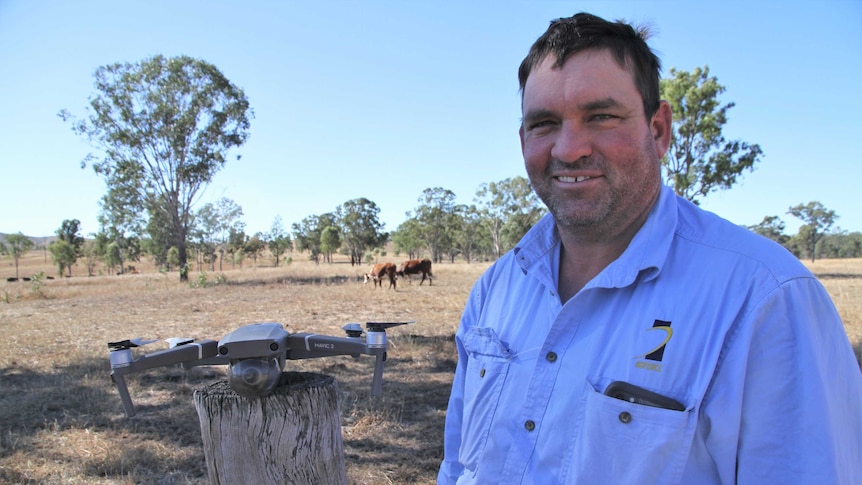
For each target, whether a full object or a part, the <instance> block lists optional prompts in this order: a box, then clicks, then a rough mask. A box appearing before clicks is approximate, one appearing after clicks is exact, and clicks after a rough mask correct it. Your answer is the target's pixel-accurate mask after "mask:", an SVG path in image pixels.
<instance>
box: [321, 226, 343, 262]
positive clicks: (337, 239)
mask: <svg viewBox="0 0 862 485" xmlns="http://www.w3.org/2000/svg"><path fill="white" fill-rule="evenodd" d="M340 247H341V232H340V231H339V230H338V228H337V227H335V226H329V227H327V228H326V229H324V230H323V232H322V233H321V234H320V252H321V253H322V254H323V260H324V261H325V262H327V263H329V264H332V253H334V252H335V251H337V250H338V248H340Z"/></svg>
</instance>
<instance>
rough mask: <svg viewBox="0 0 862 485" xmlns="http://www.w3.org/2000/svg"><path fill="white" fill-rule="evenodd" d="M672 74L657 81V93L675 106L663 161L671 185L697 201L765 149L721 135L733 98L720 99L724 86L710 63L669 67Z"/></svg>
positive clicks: (730, 182)
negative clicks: (683, 68) (682, 68)
mask: <svg viewBox="0 0 862 485" xmlns="http://www.w3.org/2000/svg"><path fill="white" fill-rule="evenodd" d="M670 74H671V76H672V77H671V78H670V79H662V80H661V83H660V90H661V97H662V99H665V100H667V101H668V103H669V104H670V106H671V109H672V110H673V136H672V140H671V146H670V149H669V150H668V152H667V154H666V155H665V157H664V159H662V166H663V167H664V171H665V176H666V179H667V182H668V184H669V185H670V186H671V187H673V189H674V191H675V192H676V193H677V194H679V195H681V196H682V197H685V198H686V199H688V200H690V201H693V202H695V203H697V202H698V201H697V199H698V198H700V197H705V196H706V195H708V194H709V193H710V192H713V191H715V190H719V189H728V188H730V187H731V186H733V184H735V183H736V181H737V179H738V178H739V177H740V176H741V174H742V173H743V172H744V171H746V170H748V171H750V170H753V169H754V164H755V163H756V162H757V161H758V159H759V158H760V156H761V155H762V153H763V152H762V151H761V149H760V146H759V145H756V144H748V143H746V142H742V141H738V140H732V141H727V140H725V138H724V136H723V135H722V130H723V128H724V125H725V124H726V123H727V112H728V110H730V108H732V107H733V106H734V103H727V104H725V105H723V106H721V105H720V103H719V100H718V97H719V95H721V94H722V93H724V91H725V87H724V86H722V85H721V84H719V83H718V79H717V78H716V77H715V76H713V77H710V75H709V67H707V66H704V67H703V69H701V68H699V67H698V68H696V69H695V70H694V71H693V72H690V73H689V72H686V71H678V70H676V69H673V68H671V70H670Z"/></svg>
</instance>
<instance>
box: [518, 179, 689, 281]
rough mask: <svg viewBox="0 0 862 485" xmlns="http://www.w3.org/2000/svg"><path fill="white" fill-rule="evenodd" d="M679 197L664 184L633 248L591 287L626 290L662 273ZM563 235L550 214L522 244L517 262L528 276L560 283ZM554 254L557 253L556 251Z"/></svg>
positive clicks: (632, 245)
mask: <svg viewBox="0 0 862 485" xmlns="http://www.w3.org/2000/svg"><path fill="white" fill-rule="evenodd" d="M677 217H678V214H677V196H676V194H674V192H673V190H672V189H671V188H670V187H667V186H664V185H662V187H661V190H660V191H659V197H658V200H657V201H656V203H655V205H653V208H652V210H650V214H649V216H647V220H646V221H645V222H644V225H643V227H641V228H640V230H639V231H638V232H637V234H635V237H634V238H633V239H632V241H631V243H629V246H628V247H627V248H626V250H625V251H624V252H623V254H621V255H620V257H619V258H617V259H616V260H615V261H614V262H612V263H611V264H609V265H608V266H607V267H606V268H605V269H604V270H603V271H602V272H601V273H599V274H598V275H597V276H596V277H595V278H593V280H592V281H591V282H590V283H589V284H588V285H587V286H588V287H590V286H599V287H608V288H622V287H625V286H628V285H631V284H632V283H634V282H635V280H636V279H637V278H638V275H641V274H642V275H643V276H642V277H641V280H642V281H649V280H651V279H653V278H655V277H656V276H658V274H659V273H660V272H661V268H662V266H663V265H664V262H665V261H666V260H667V255H668V252H669V251H670V247H671V243H672V242H673V238H674V234H675V232H676V230H677ZM559 246H560V236H559V233H558V232H557V226H556V223H555V221H554V217H553V216H552V215H551V214H547V215H546V216H544V217H543V218H542V219H541V220H539V222H538V223H536V225H535V226H533V227H532V229H530V230H529V231H528V232H527V234H525V235H524V237H523V238H522V239H521V240H520V241H519V242H518V245H517V246H515V248H514V250H513V251H514V254H515V259H516V261H517V264H518V265H519V266H520V267H521V270H522V271H523V272H524V273H527V272H529V271H537V272H538V273H539V274H541V275H543V276H547V277H548V278H550V279H549V280H548V281H550V282H553V281H556V280H557V278H556V275H557V273H558V271H559V268H558V267H552V266H556V265H552V264H551V262H552V261H555V260H557V258H555V257H554V255H555V254H557V253H558V252H559ZM552 251H554V252H552Z"/></svg>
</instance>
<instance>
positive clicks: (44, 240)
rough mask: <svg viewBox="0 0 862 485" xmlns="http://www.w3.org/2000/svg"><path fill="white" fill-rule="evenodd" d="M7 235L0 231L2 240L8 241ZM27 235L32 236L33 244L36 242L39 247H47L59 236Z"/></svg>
mask: <svg viewBox="0 0 862 485" xmlns="http://www.w3.org/2000/svg"><path fill="white" fill-rule="evenodd" d="M6 236H8V234H5V233H2V232H0V242H6ZM25 236H27V235H26V234H25ZM27 237H28V238H30V240H31V241H33V244H35V245H36V247H37V248H39V247H45V246H47V245H48V244H51V243H52V242H54V241H56V240H57V236H45V237H33V236H27Z"/></svg>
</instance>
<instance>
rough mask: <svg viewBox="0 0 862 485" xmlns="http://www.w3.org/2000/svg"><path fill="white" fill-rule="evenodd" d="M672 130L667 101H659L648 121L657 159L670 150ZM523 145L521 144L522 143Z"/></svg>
mask: <svg viewBox="0 0 862 485" xmlns="http://www.w3.org/2000/svg"><path fill="white" fill-rule="evenodd" d="M672 130H673V113H672V112H671V109H670V104H668V102H667V101H660V102H659V105H658V110H657V111H656V112H655V114H654V115H652V120H650V131H651V132H652V137H653V140H655V146H656V150H657V152H658V157H659V158H661V157H663V156H664V154H665V153H667V151H668V149H669V148H670V139H671V133H672ZM522 144H523V142H522Z"/></svg>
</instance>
